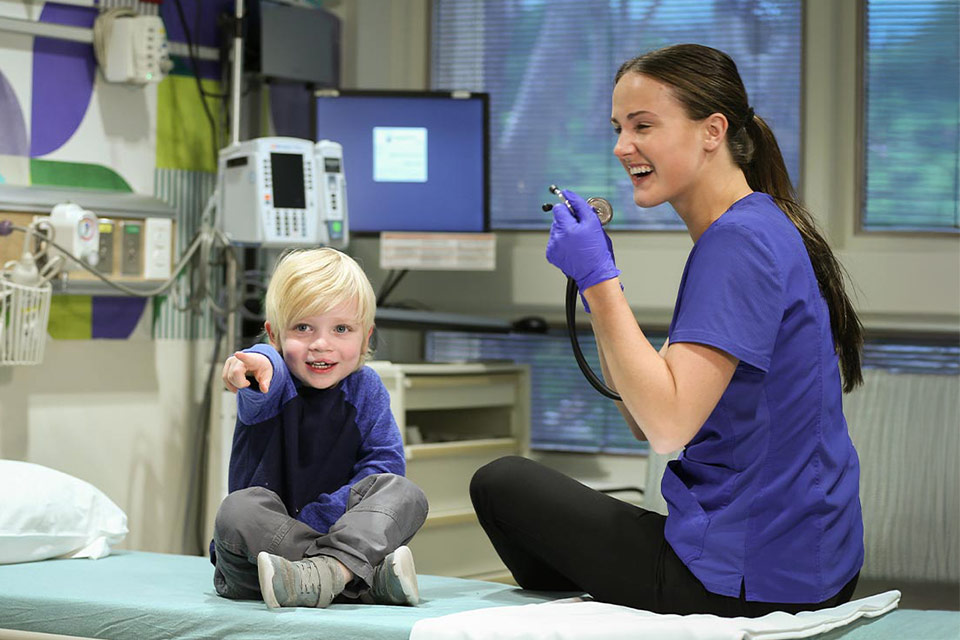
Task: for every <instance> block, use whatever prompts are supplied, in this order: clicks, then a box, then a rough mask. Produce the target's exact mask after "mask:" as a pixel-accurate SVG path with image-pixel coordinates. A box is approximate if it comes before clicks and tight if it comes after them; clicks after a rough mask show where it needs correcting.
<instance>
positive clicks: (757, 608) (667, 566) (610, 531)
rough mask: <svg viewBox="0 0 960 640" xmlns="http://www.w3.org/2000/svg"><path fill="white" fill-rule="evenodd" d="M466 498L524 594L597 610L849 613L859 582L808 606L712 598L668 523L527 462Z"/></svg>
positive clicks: (511, 462)
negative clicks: (573, 600) (548, 595)
mask: <svg viewBox="0 0 960 640" xmlns="http://www.w3.org/2000/svg"><path fill="white" fill-rule="evenodd" d="M470 497H471V499H472V500H473V506H474V508H475V509H476V512H477V516H478V517H479V519H480V524H481V525H482V526H483V529H484V531H486V533H487V536H489V538H490V541H491V542H492V543H493V547H494V548H495V549H496V550H497V553H498V554H500V558H501V559H502V560H503V562H504V564H506V565H507V568H508V569H510V571H511V572H512V573H513V577H514V579H515V580H516V581H517V584H518V585H520V586H521V587H523V588H524V589H534V590H540V591H576V592H579V593H583V592H586V593H589V594H590V595H591V596H592V597H593V598H594V599H596V600H598V601H600V602H608V603H611V604H619V605H626V606H628V607H634V608H637V609H645V610H647V611H655V612H657V613H677V614H689V613H710V614H714V615H719V616H726V617H735V616H747V617H757V616H762V615H765V614H767V613H770V612H772V611H786V612H788V613H796V612H798V611H805V610H811V609H820V608H824V607H833V606H837V605H840V604H843V603H844V602H847V601H849V600H850V596H851V595H853V590H854V588H855V587H856V585H857V577H859V574H858V575H857V576H854V578H853V580H851V581H850V582H849V583H848V584H847V585H846V586H845V587H843V588H842V589H841V590H840V592H839V593H837V594H836V595H835V596H833V597H832V598H830V599H828V600H825V601H824V602H818V603H810V604H795V603H775V602H748V601H747V600H746V597H745V596H744V593H743V587H742V586H741V592H740V597H739V598H732V597H729V596H721V595H717V594H715V593H711V592H709V591H707V590H706V588H705V587H704V586H703V584H702V583H701V582H700V581H699V580H698V579H697V578H696V576H694V575H693V574H692V573H691V572H690V570H689V569H687V567H686V565H684V564H683V562H682V561H681V560H680V558H678V557H677V555H676V554H675V553H674V552H673V549H672V548H671V547H670V545H669V544H668V543H667V541H666V539H665V537H664V533H663V527H664V523H665V522H666V518H665V517H664V516H662V515H660V514H659V513H654V512H652V511H647V510H646V509H641V508H640V507H636V506H634V505H631V504H627V503H626V502H623V501H621V500H617V499H616V498H613V497H610V496H608V495H605V494H603V493H600V492H598V491H595V490H593V489H590V488H589V487H586V486H584V485H583V484H581V483H579V482H577V481H576V480H574V479H572V478H569V477H567V476H565V475H563V474H562V473H559V472H557V471H554V470H553V469H550V468H548V467H545V466H543V465H541V464H539V463H537V462H534V461H532V460H528V459H526V458H519V457H507V458H500V459H499V460H495V461H494V462H491V463H490V464H488V465H486V466H484V467H482V468H481V469H480V470H478V471H477V472H476V474H474V476H473V480H472V481H471V483H470Z"/></svg>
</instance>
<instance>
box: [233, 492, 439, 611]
mask: <svg viewBox="0 0 960 640" xmlns="http://www.w3.org/2000/svg"><path fill="white" fill-rule="evenodd" d="M426 515H427V501H426V497H425V496H424V495H423V492H422V491H421V490H420V489H419V488H418V487H417V486H416V485H415V484H413V483H412V482H410V481H409V480H407V479H406V478H404V477H402V476H396V475H392V474H378V475H372V476H367V477H366V478H364V479H362V480H360V481H359V482H358V483H356V484H355V485H354V486H353V487H352V488H351V491H350V497H349V500H348V504H347V511H346V513H344V515H343V516H342V517H341V518H340V519H339V520H337V522H335V523H334V524H333V526H332V527H330V531H329V532H327V533H326V534H319V533H317V532H316V531H315V530H314V529H312V528H311V527H309V526H307V525H306V524H304V523H302V522H300V521H298V520H296V519H294V518H291V517H290V516H289V515H287V511H286V508H285V507H284V505H283V502H282V501H281V500H280V498H279V496H277V494H275V493H274V492H273V491H270V490H269V489H266V488H263V487H250V488H248V489H243V490H241V491H236V492H234V493H231V494H230V495H229V496H227V498H226V499H224V501H223V504H221V505H220V510H219V511H218V512H217V519H216V524H215V527H214V547H215V550H216V555H217V564H216V570H215V572H214V586H215V587H216V589H217V593H219V594H220V595H222V596H224V597H227V598H247V599H259V598H261V597H262V598H263V599H264V600H265V601H266V602H267V604H268V605H270V606H314V607H317V606H319V607H325V606H327V605H328V604H329V603H330V602H331V601H332V600H333V599H334V598H335V597H336V596H337V595H339V594H341V593H342V594H343V595H344V596H345V597H347V598H358V597H359V598H361V599H362V600H364V601H368V602H369V601H372V602H375V603H378V604H416V603H417V602H418V600H419V593H418V589H417V582H416V570H415V568H414V565H413V556H412V555H411V554H410V551H409V549H407V548H406V547H403V546H401V545H403V544H405V543H406V542H407V541H409V540H410V539H411V538H412V537H413V535H414V534H415V533H416V532H417V530H418V529H419V528H420V526H421V525H422V524H423V522H424V520H425V519H426ZM258 556H259V560H258ZM258 565H259V568H258ZM351 576H352V579H351Z"/></svg>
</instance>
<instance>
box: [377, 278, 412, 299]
mask: <svg viewBox="0 0 960 640" xmlns="http://www.w3.org/2000/svg"><path fill="white" fill-rule="evenodd" d="M408 271H409V269H403V270H401V271H399V272H397V271H395V270H391V271H390V273H388V274H387V278H386V279H385V280H384V281H383V287H382V288H381V290H380V295H379V296H377V306H378V307H380V306H383V305H384V304H385V303H386V302H387V297H388V296H389V295H390V294H391V293H392V292H393V290H394V289H396V288H397V285H398V284H400V281H401V280H403V276H405V275H407V272H408Z"/></svg>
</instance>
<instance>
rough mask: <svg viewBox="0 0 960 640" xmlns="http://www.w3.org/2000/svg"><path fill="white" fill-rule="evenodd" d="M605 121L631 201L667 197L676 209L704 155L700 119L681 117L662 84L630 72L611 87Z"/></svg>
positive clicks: (641, 203) (651, 203)
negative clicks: (614, 136) (611, 129)
mask: <svg viewBox="0 0 960 640" xmlns="http://www.w3.org/2000/svg"><path fill="white" fill-rule="evenodd" d="M610 121H611V122H612V123H613V127H614V130H615V131H616V132H617V144H616V145H615V146H614V148H613V153H614V155H615V156H617V158H618V159H619V160H620V163H621V164H622V165H623V168H624V169H626V171H627V173H628V174H629V175H630V180H631V182H632V183H633V201H634V202H635V203H637V205H638V206H641V207H653V206H656V205H658V204H661V203H663V202H670V203H671V204H673V205H674V207H675V208H677V209H678V210H679V209H680V207H679V206H678V203H682V202H683V201H684V200H685V199H686V198H687V197H689V196H690V195H691V188H692V187H693V185H694V184H695V182H696V179H697V176H698V172H699V169H700V168H701V167H702V166H703V162H704V159H705V154H704V150H703V144H702V143H703V134H702V126H701V123H700V122H698V121H694V120H691V119H690V118H688V117H687V114H686V112H685V111H684V110H683V106H682V105H681V104H680V102H678V101H677V99H676V98H675V97H674V96H673V92H672V90H671V89H670V87H669V86H668V85H666V84H664V83H662V82H660V81H658V80H654V79H653V78H651V77H649V76H645V75H642V74H639V73H635V72H629V73H626V74H624V75H623V77H621V78H620V80H619V81H618V82H617V85H616V87H614V89H613V114H612V115H611V117H610Z"/></svg>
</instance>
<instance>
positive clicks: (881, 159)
mask: <svg viewBox="0 0 960 640" xmlns="http://www.w3.org/2000/svg"><path fill="white" fill-rule="evenodd" d="M864 20H865V22H866V24H865V28H864V33H865V43H864V75H863V83H864V96H865V99H864V104H865V111H866V112H865V121H864V130H865V131H864V141H865V146H864V149H863V153H864V163H863V168H864V178H863V179H864V198H863V210H862V222H863V227H864V228H865V229H868V230H890V229H901V230H920V231H952V232H957V231H958V230H960V29H958V25H960V2H958V0H867V1H866V12H865V16H864Z"/></svg>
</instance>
